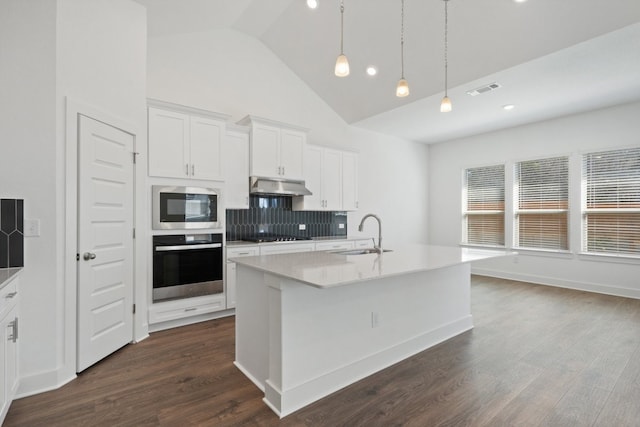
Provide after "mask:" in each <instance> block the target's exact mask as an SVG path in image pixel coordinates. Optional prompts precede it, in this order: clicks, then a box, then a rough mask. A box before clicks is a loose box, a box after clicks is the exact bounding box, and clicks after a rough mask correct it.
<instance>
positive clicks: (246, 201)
mask: <svg viewBox="0 0 640 427" xmlns="http://www.w3.org/2000/svg"><path fill="white" fill-rule="evenodd" d="M244 203H245V204H246V205H247V206H249V198H248V197H245V198H244Z"/></svg>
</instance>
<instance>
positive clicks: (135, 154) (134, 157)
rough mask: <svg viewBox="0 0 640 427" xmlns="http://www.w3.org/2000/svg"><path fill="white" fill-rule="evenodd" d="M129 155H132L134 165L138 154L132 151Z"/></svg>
mask: <svg viewBox="0 0 640 427" xmlns="http://www.w3.org/2000/svg"><path fill="white" fill-rule="evenodd" d="M131 154H133V163H134V164H135V163H136V156H137V155H138V154H140V153H138V152H137V151H133V152H132V153H131Z"/></svg>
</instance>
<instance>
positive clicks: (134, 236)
mask: <svg viewBox="0 0 640 427" xmlns="http://www.w3.org/2000/svg"><path fill="white" fill-rule="evenodd" d="M133 238H134V239H135V238H136V229H135V228H134V229H133Z"/></svg>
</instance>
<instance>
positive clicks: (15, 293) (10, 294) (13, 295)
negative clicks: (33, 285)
mask: <svg viewBox="0 0 640 427" xmlns="http://www.w3.org/2000/svg"><path fill="white" fill-rule="evenodd" d="M16 295H18V291H15V292H11V293H9V294H7V295H6V296H5V298H6V299H11V298H13V297H15V296H16Z"/></svg>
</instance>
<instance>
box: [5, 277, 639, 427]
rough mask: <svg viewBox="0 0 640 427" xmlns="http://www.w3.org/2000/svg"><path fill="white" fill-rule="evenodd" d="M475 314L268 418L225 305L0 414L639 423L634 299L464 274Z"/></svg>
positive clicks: (71, 419) (90, 419) (196, 420)
mask: <svg viewBox="0 0 640 427" xmlns="http://www.w3.org/2000/svg"><path fill="white" fill-rule="evenodd" d="M472 313H473V316H474V323H475V327H474V329H473V330H472V331H469V332H467V333H464V334H462V335H459V336H457V337H455V338H453V339H450V340H448V341H446V342H444V343H442V344H440V345H438V346H435V347H433V348H431V349H428V350H426V351H423V352H422V353H419V354H417V355H415V356H414V357H411V358H409V359H407V360H405V361H403V362H401V363H398V364H396V365H394V366H392V367H390V368H388V369H385V370H383V371H381V372H379V373H377V374H374V375H372V376H370V377H368V378H365V379H364V380H362V381H360V382H358V383H356V384H352V385H351V386H349V387H347V388H344V389H342V390H340V391H338V392H336V393H334V394H332V395H331V396H328V397H326V398H325V399H322V400H320V401H318V402H316V403H314V404H312V405H310V406H308V407H306V408H303V409H302V410H300V411H298V412H296V413H294V414H292V415H290V416H288V417H286V418H284V419H283V420H278V418H277V417H276V416H275V415H274V414H273V413H272V412H271V410H269V409H268V408H267V407H266V406H265V405H264V404H263V402H262V392H260V391H259V390H258V389H257V388H256V387H255V386H254V385H253V384H252V383H251V382H250V381H249V380H248V379H246V378H245V377H244V375H242V374H241V373H240V372H239V371H238V370H237V369H236V368H235V367H234V366H233V364H232V362H233V358H234V356H233V355H234V319H233V318H225V319H220V320H214V321H210V322H204V323H200V324H196V325H191V326H185V327H182V328H177V329H173V330H169V331H163V332H157V333H154V334H152V335H151V337H150V338H148V339H146V340H144V341H142V342H141V343H139V344H135V345H129V346H127V347H125V348H123V349H121V350H120V351H118V352H117V353H115V354H113V355H112V356H110V357H109V358H107V359H105V360H103V361H102V362H100V363H98V364H97V365H95V366H93V367H91V368H89V369H88V370H87V371H85V372H84V373H82V374H81V375H79V377H78V378H77V379H76V380H74V381H72V382H71V383H69V384H67V385H65V386H64V387H62V388H60V389H58V390H55V391H51V392H48V393H43V394H40V395H36V396H32V397H28V398H24V399H20V400H16V401H15V402H13V404H12V406H11V409H10V410H9V414H8V416H7V418H6V420H5V423H4V425H5V426H30V427H33V426H65V427H67V426H191V425H202V426H234V425H251V426H275V425H283V426H332V427H333V426H421V427H422V426H492V427H494V426H607V427H609V426H615V427H619V426H634V427H637V426H640V404H639V403H638V402H640V300H632V299H625V298H618V297H612V296H605V295H598V294H591V293H586V292H579V291H571V290H566V289H560V288H552V287H547V286H537V285H531V284H526V283H520V282H513V281H507V280H500V279H492V278H485V277H477V276H474V277H473V279H472Z"/></svg>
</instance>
